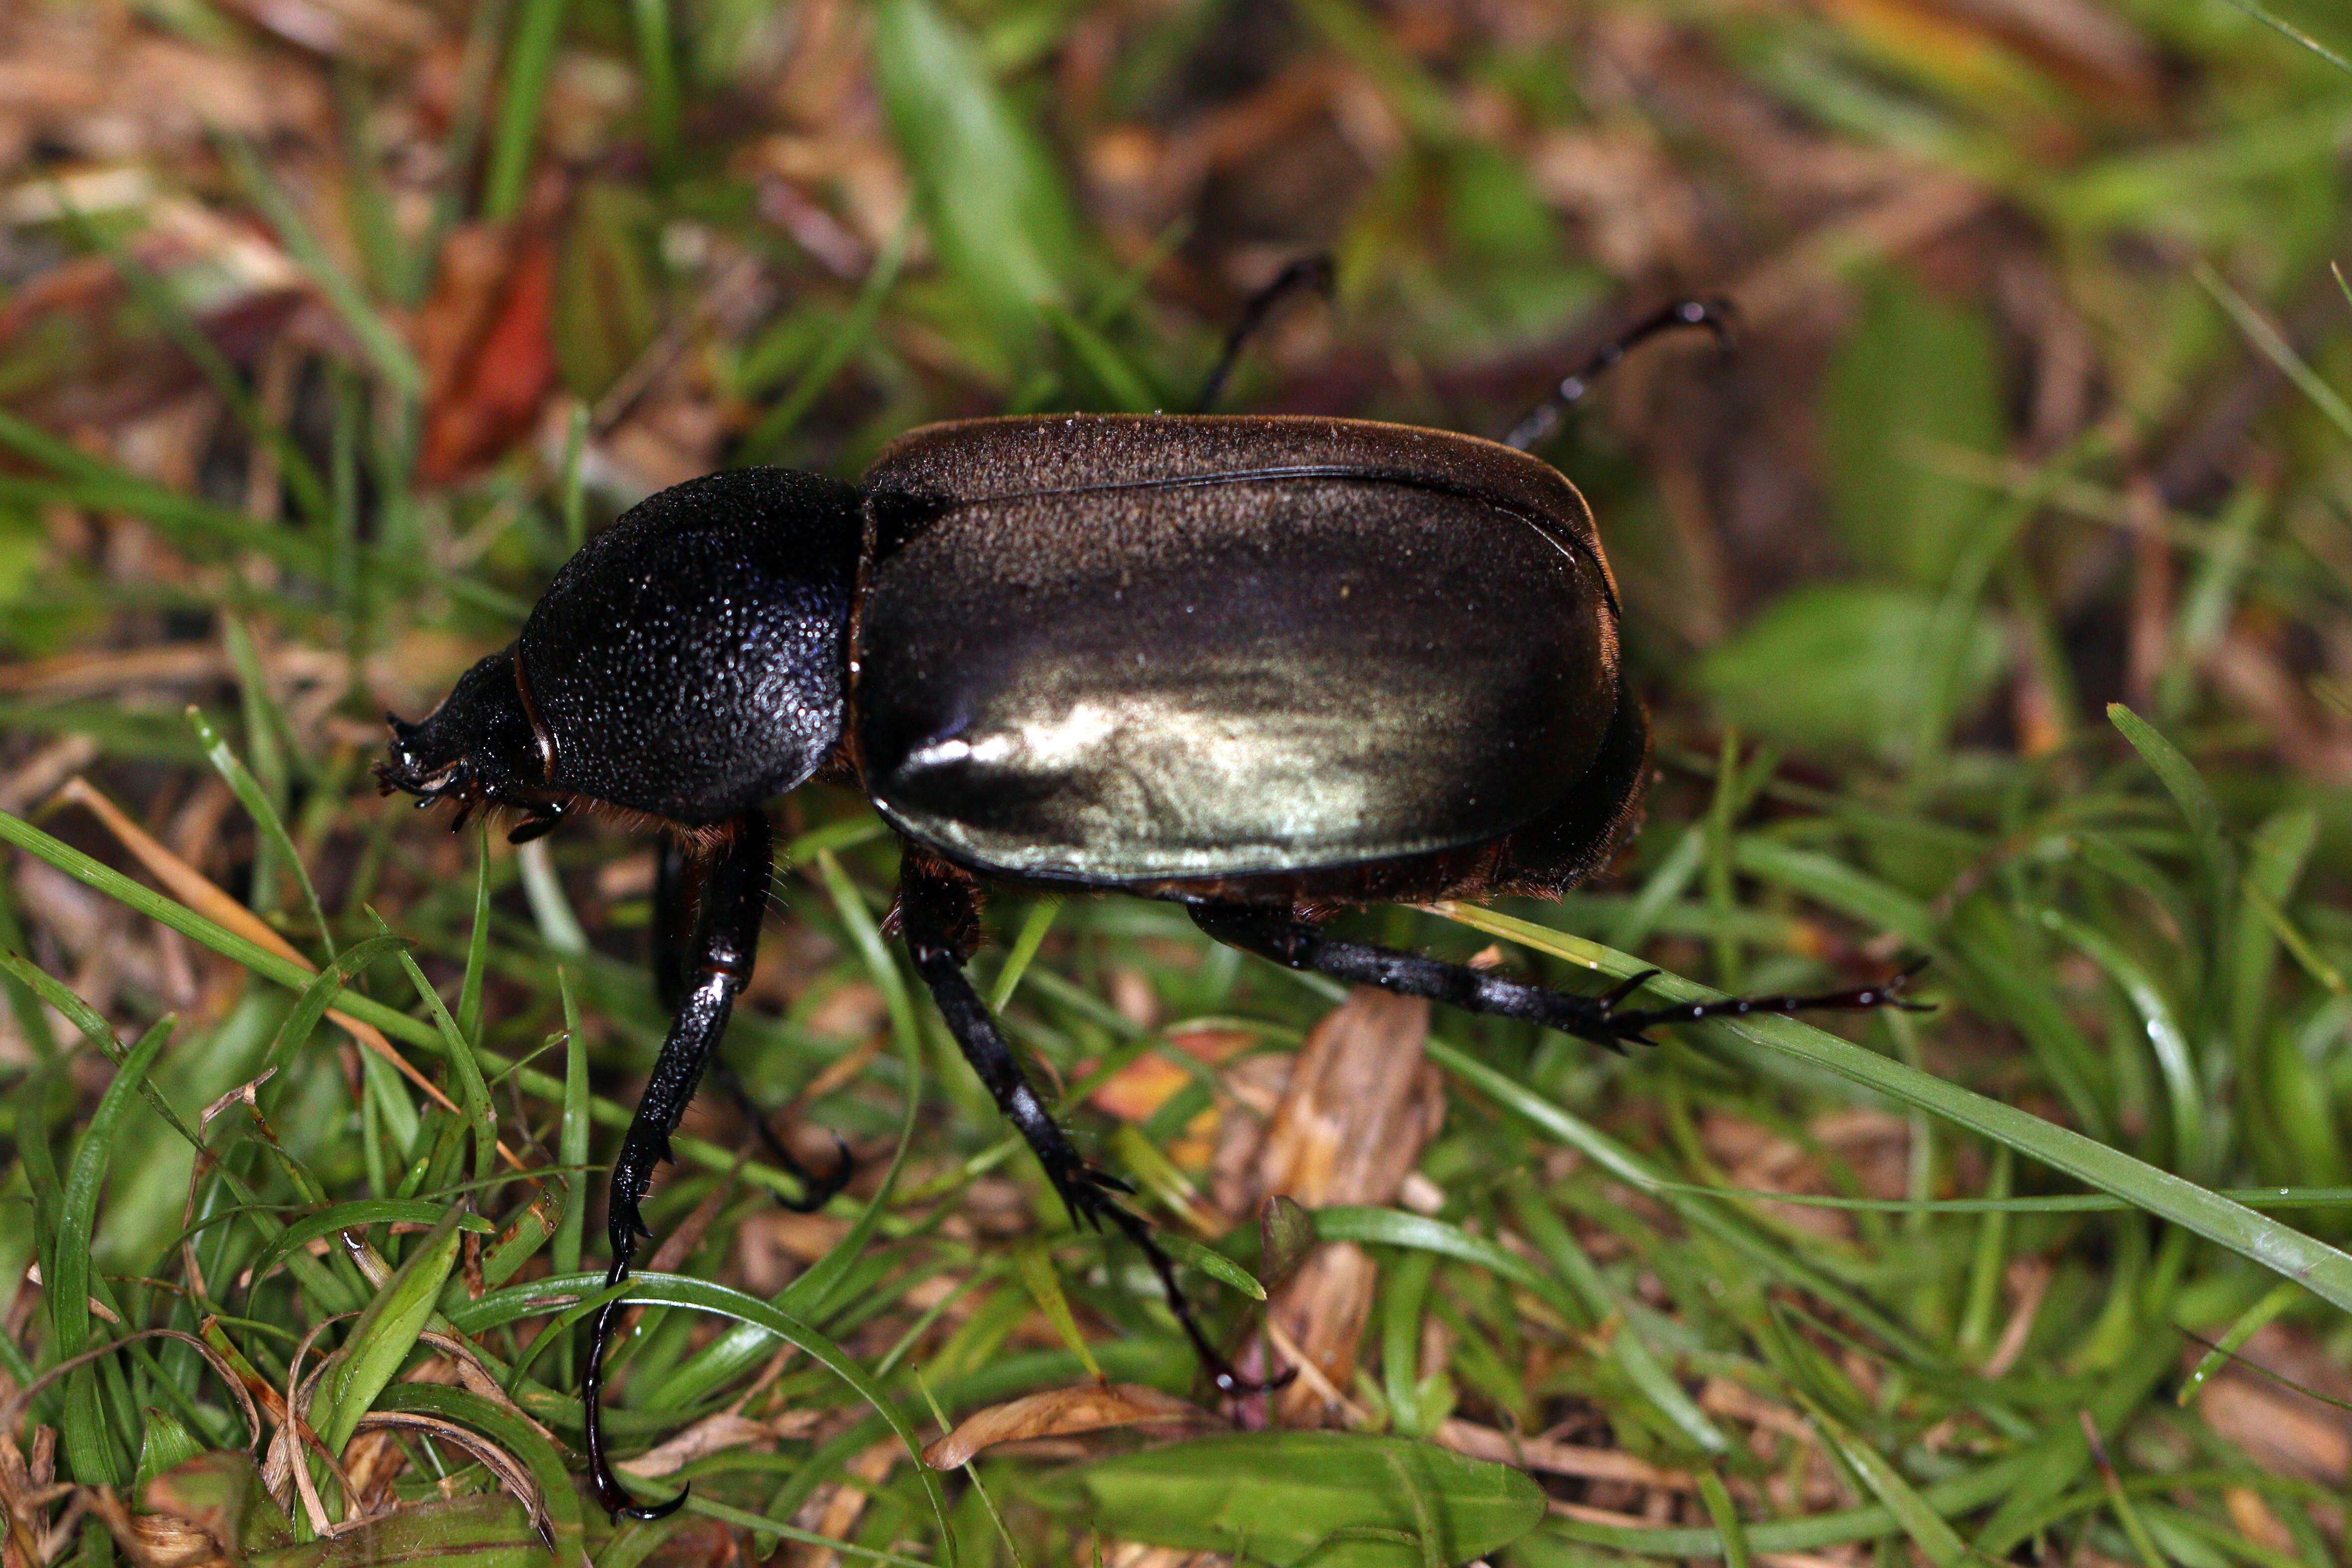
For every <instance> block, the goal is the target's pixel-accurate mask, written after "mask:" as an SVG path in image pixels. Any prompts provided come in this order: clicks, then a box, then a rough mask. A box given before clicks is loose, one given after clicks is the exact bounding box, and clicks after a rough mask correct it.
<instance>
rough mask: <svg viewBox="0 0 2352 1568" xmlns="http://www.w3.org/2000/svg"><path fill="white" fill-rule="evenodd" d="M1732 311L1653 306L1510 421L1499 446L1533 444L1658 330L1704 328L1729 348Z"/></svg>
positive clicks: (1710, 303) (1696, 303)
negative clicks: (1508, 430) (1514, 422)
mask: <svg viewBox="0 0 2352 1568" xmlns="http://www.w3.org/2000/svg"><path fill="white" fill-rule="evenodd" d="M1732 316H1733V311H1732V308H1731V301H1730V300H1675V302H1674V303H1673V304H1671V305H1666V306H1663V307H1661V308H1660V309H1658V310H1654V311H1652V312H1651V313H1650V314H1649V315H1647V316H1644V317H1643V318H1642V320H1640V321H1636V322H1634V323H1633V325H1632V326H1631V327H1628V328H1627V329H1626V330H1625V331H1622V332H1621V333H1619V334H1618V335H1617V336H1616V337H1613V338H1612V339H1610V340H1609V341H1608V342H1605V343H1603V344H1601V346H1600V347H1599V348H1597V349H1595V350H1593V351H1592V355H1591V358H1589V359H1587V360H1586V361H1585V362H1584V363H1583V364H1582V365H1580V366H1579V367H1578V369H1577V372H1576V374H1573V375H1571V376H1569V377H1568V378H1567V379H1565V380H1563V381H1562V382H1561V383H1560V384H1559V385H1558V386H1556V387H1554V388H1553V389H1552V394H1551V395H1550V396H1549V397H1547V398H1545V399H1544V400H1543V401H1542V402H1541V403H1538V404H1537V405H1535V406H1534V407H1533V408H1530V409H1528V412H1527V414H1526V415H1525V416H1523V417H1522V418H1521V419H1520V420H1519V422H1518V423H1517V425H1514V426H1511V433H1510V434H1509V435H1507V436H1506V437H1503V445H1504V446H1506V447H1517V448H1518V450H1520V451H1522V452H1524V451H1527V450H1528V449H1529V448H1531V447H1534V446H1535V444H1536V443H1537V442H1538V441H1540V440H1542V439H1543V438H1544V437H1547V436H1549V435H1550V434H1551V433H1552V432H1553V431H1554V430H1556V429H1558V428H1559V422H1560V420H1561V419H1563V418H1565V417H1566V416H1567V415H1568V411H1569V410H1570V409H1571V408H1573V407H1575V406H1576V405H1577V404H1578V403H1579V402H1580V401H1582V399H1583V397H1584V395H1585V394H1586V393H1588V392H1591V390H1592V384H1593V383H1594V382H1596V381H1599V380H1600V379H1601V376H1602V375H1603V374H1606V373H1607V372H1608V371H1609V370H1610V368H1611V367H1612V366H1613V365H1615V364H1616V363H1617V362H1618V361H1619V360H1621V359H1623V358H1624V357H1625V356H1626V355H1627V354H1628V353H1632V352H1633V350H1634V349H1635V348H1637V347H1639V346H1640V345H1641V344H1643V343H1644V342H1648V341H1649V340H1650V339H1652V338H1654V337H1656V336H1657V335H1658V334H1659V333H1660V332H1668V331H1674V329H1675V328H1676V327H1705V328H1706V330H1707V331H1710V332H1712V333H1714V334H1715V344H1716V347H1717V348H1718V349H1723V350H1728V349H1729V348H1730V347H1731V321H1732Z"/></svg>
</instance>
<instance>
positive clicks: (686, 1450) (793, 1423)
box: [614, 1410, 824, 1480]
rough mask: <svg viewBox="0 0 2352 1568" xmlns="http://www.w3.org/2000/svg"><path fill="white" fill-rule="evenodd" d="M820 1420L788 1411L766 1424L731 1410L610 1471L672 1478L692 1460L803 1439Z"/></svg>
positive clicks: (805, 1412) (818, 1416)
mask: <svg viewBox="0 0 2352 1568" xmlns="http://www.w3.org/2000/svg"><path fill="white" fill-rule="evenodd" d="M823 1418H824V1413H823V1412H822V1411H817V1410H788V1411H786V1412H784V1414H782V1415H778V1416H775V1417H774V1418H772V1419H771V1420H767V1421H754V1420H752V1419H751V1417H750V1416H748V1415H738V1414H737V1413H735V1412H734V1411H731V1410H721V1411H719V1413H718V1414H717V1415H706V1416H704V1417H703V1418H702V1419H701V1420H699V1421H698V1422H696V1423H695V1424H694V1425H693V1426H688V1428H687V1429H686V1430H685V1431H683V1432H680V1433H679V1434H678V1435H677V1436H675V1437H672V1438H670V1439H669V1440H668V1441H667V1442H666V1443H663V1444H662V1445H661V1446H659V1447H654V1448H648V1449H646V1451H645V1452H644V1453H642V1454H639V1455H638V1456H637V1457H636V1458H634V1459H624V1460H622V1461H621V1462H620V1463H619V1464H617V1465H615V1466H614V1468H615V1469H620V1470H625V1471H627V1472H628V1473H629V1474H630V1475H633V1476H640V1477H643V1478H645V1479H647V1480H652V1479H655V1478H656V1477H660V1476H667V1475H675V1474H676V1473H677V1471H679V1470H681V1469H684V1468H686V1467H687V1466H688V1465H690V1464H692V1463H694V1461H695V1460H697V1459H700V1458H707V1457H709V1455H712V1454H719V1453H724V1452H726V1451H727V1450H728V1449H730V1448H740V1447H745V1446H746V1445H748V1444H751V1443H772V1442H774V1441H775V1440H776V1439H777V1438H779V1437H801V1436H807V1435H808V1433H809V1432H810V1431H811V1430H812V1429H813V1428H814V1426H816V1425H817V1423H818V1422H819V1421H820V1420H822V1419H823Z"/></svg>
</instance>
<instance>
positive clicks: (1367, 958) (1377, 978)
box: [1190, 903, 1921, 1052]
mask: <svg viewBox="0 0 2352 1568" xmlns="http://www.w3.org/2000/svg"><path fill="white" fill-rule="evenodd" d="M1190 908H1191V910H1192V921H1193V923H1194V924H1195V925H1197V926H1199V927H1200V928H1201V929H1202V931H1206V932H1207V933H1208V934H1209V935H1211V936H1213V937H1214V938H1216V939H1217V940H1218V941H1219V942H1224V943H1226V944H1227V945H1228V946H1232V947H1237V948H1240V949H1241V950H1242V951H1243V952H1254V953H1256V954H1258V955H1259V956H1260V957H1262V958H1270V959H1272V960H1273V961H1274V962H1275V963H1279V964H1282V965H1283V966H1285V967H1286V968H1289V969H1307V970H1312V971H1314V972H1315V973H1318V974H1328V975H1329V976H1331V977H1332V978H1333V979H1334V980H1345V981H1348V982H1349V983H1350V984H1357V985H1375V986H1378V987H1379V988H1380V989H1381V990H1383V991H1394V992H1396V993H1398V994H1401V995H1405V996H1426V997H1428V998H1429V999H1430V1000H1431V1001H1433V1002H1443V1003H1445V1004H1446V1005H1448V1006H1453V1007H1459V1008H1462V1009H1463V1010H1464V1011H1465V1012H1470V1013H1494V1014H1498V1015H1500V1016H1504V1017H1507V1018H1525V1019H1527V1020H1528V1021H1529V1022H1531V1023H1537V1024H1542V1025H1545V1026H1549V1027H1550V1028H1554V1029H1558V1030H1559V1032H1560V1033H1562V1034H1564V1035H1573V1036H1575V1037H1577V1038H1578V1039H1580V1040H1586V1041H1590V1042H1591V1044H1593V1045H1596V1046H1606V1047H1608V1048H1609V1049H1611V1050H1612V1051H1619V1052H1622V1051H1623V1050H1624V1048H1625V1046H1624V1042H1626V1041H1628V1040H1638V1041H1641V1043H1643V1044H1644V1045H1647V1044H1649V1043H1651V1042H1649V1041H1648V1040H1646V1039H1643V1033H1642V1032H1643V1030H1644V1029H1647V1028H1649V1027H1650V1026H1652V1025H1654V1024H1686V1023H1694V1022H1696V1021H1697V1020H1699V1019H1702V1018H1724V1017H1745V1016H1751V1015H1754V1014H1759V1013H1801V1012H1812V1011H1816V1010H1852V1011H1862V1010H1867V1009H1870V1008H1874V1007H1888V1006H1894V1007H1903V1008H1906V1009H1912V1010H1917V1009H1919V1008H1920V1007H1921V1004H1919V1003H1916V1002H1906V1001H1904V1000H1902V999H1901V991H1902V986H1903V982H1904V981H1905V980H1906V979H1908V978H1909V977H1910V976H1911V975H1912V974H1913V973H1916V972H1917V966H1916V965H1914V966H1913V967H1912V968H1911V969H1908V970H1906V971H1904V972H1903V973H1901V974H1898V975H1896V976H1895V978H1894V979H1892V980H1890V981H1887V982H1885V984H1878V985H1867V986H1860V987H1857V988H1855V989H1853V990H1851V991H1832V992H1825V993H1823V994H1821V995H1818V996H1732V997H1727V998H1725V999H1724V1000H1722V1001H1720V1002H1697V1003H1690V1004H1686V1005H1683V1006H1679V1007H1644V1008H1639V1009H1630V1010H1626V1009H1621V1006H1620V1004H1622V1002H1623V1001H1624V1000H1625V998H1626V997H1628V996H1630V995H1632V994H1633V993H1634V992H1635V991H1637V990H1639V989H1640V988H1641V987H1642V986H1643V984H1646V983H1647V982H1648V981H1649V979H1650V978H1651V977H1652V976H1653V975H1654V974H1656V973H1658V972H1657V971H1656V970H1654V969H1652V970H1646V971H1644V972H1643V973H1640V974H1636V975H1634V976H1633V977H1632V978H1631V979H1629V980H1626V981H1624V982H1622V984H1619V985H1617V986H1616V987H1615V988H1614V989H1613V990H1612V991H1610V992H1608V993H1606V994H1603V995H1600V996H1580V995H1578V994H1576V993H1574V992H1572V991H1555V990H1553V989H1552V988H1551V987H1549V986H1548V985H1530V984H1528V983H1527V982H1525V981H1523V980H1513V979H1511V978H1510V977H1508V976H1507V975H1502V974H1496V973H1490V972H1488V971H1486V970H1483V969H1473V968H1471V967H1470V966H1469V965H1468V964H1466V963H1445V962H1444V961H1443V960H1441V959H1435V958H1425V957H1423V956H1422V955H1420V954H1419V953H1412V952H1397V951H1396V950H1395V949H1394V948H1388V947H1375V946H1373V945H1372V944H1371V943H1370V942H1347V941H1343V940H1341V939H1339V938H1337V937H1328V936H1325V935H1324V934H1323V933H1322V932H1321V931H1318V930H1316V929H1315V927H1313V926H1312V925H1309V924H1308V923H1307V921H1302V920H1298V919H1296V918H1294V917H1293V916H1292V915H1291V914H1290V913H1289V912H1288V911H1287V910H1269V909H1263V908H1258V907H1255V906H1252V905H1247V904H1212V903H1196V904H1193V905H1191V906H1190Z"/></svg>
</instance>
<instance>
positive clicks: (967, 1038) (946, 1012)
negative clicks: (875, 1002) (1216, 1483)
mask: <svg viewBox="0 0 2352 1568" xmlns="http://www.w3.org/2000/svg"><path fill="white" fill-rule="evenodd" d="M898 921H899V926H900V929H901V930H902V931H904V932H905V934H906V939H907V951H908V952H909V953H910V954H911V955H912V956H913V958H914V960H915V971H916V973H919V974H920V975H921V976H922V977H923V984H925V985H926V986H928V987H929V990H930V993H931V999H932V1001H933V1002H935V1003H936V1004H938V1005H939V1009H940V1016H942V1017H944V1018H945V1019H946V1020H947V1025H948V1032H949V1033H950V1034H952V1035H953V1036H955V1038H956V1044H957V1045H958V1046H959V1047H961V1049H962V1051H963V1057H964V1060H966V1061H968V1062H970V1063H971V1068H972V1071H974V1072H975V1073H977V1074H979V1075H980V1081H981V1082H982V1083H983V1084H985V1085H986V1086H987V1087H988V1092H989V1094H990V1095H991V1096H992V1097H993V1098H994V1100H995V1101H996V1108H997V1109H998V1110H1001V1111H1003V1113H1004V1119H1005V1120H1006V1121H1010V1122H1012V1123H1013V1126H1014V1127H1015V1128H1016V1129H1018V1130H1019V1131H1020V1133H1021V1136H1022V1138H1023V1139H1024V1140H1025V1141H1026V1142H1028V1145H1029V1147H1030V1150H1031V1151H1032V1152H1034V1153H1035V1154H1036V1156H1037V1162H1038V1163H1039V1164H1041V1165H1043V1166H1045V1179H1046V1180H1047V1181H1049V1182H1051V1183H1052V1184H1053V1186H1054V1191H1055V1194H1058V1195H1059V1196H1060V1198H1061V1200H1062V1203H1063V1205H1064V1206H1065V1207H1066V1208H1067V1209H1068V1210H1069V1211H1070V1218H1071V1219H1072V1221H1073V1222H1075V1223H1077V1224H1081V1225H1087V1226H1094V1227H1096V1228H1100V1226H1101V1225H1102V1223H1103V1222H1104V1221H1105V1220H1108V1221H1109V1222H1110V1223H1111V1224H1112V1225H1114V1226H1118V1229H1119V1231H1120V1232H1121V1234H1123V1235H1125V1236H1126V1237H1127V1238H1128V1239H1129V1241H1131V1242H1133V1243H1135V1245H1136V1247H1138V1248H1139V1249H1140V1250H1141V1251H1142V1253H1143V1256H1144V1258H1145V1259H1146V1260H1147V1261H1149V1262H1150V1265H1151V1272H1152V1273H1153V1275H1154V1276H1156V1277H1157V1278H1158V1279H1159V1280H1160V1289H1161V1290H1162V1291H1163V1292H1165V1293H1166V1295H1167V1297H1168V1305H1169V1309H1170V1310H1171V1311H1173V1312H1174V1313H1175V1314H1176V1321H1177V1322H1178V1323H1179V1324H1180V1325H1181V1327H1182V1328H1183V1330H1184V1334H1185V1337H1186V1338H1187V1339H1189V1340H1191V1341H1192V1349H1193V1352H1195V1353H1196V1354H1197V1355H1199V1356H1200V1358H1201V1364H1202V1366H1204V1367H1206V1368H1207V1369H1208V1371H1209V1376H1210V1378H1211V1380H1212V1381H1213V1382H1214V1383H1215V1384H1216V1385H1217V1389H1218V1392H1220V1393H1222V1394H1227V1395H1229V1396H1231V1397H1234V1398H1239V1397H1241V1396H1242V1395H1244V1394H1261V1393H1264V1392H1265V1391H1267V1390H1269V1389H1273V1388H1278V1387H1280V1386H1282V1385H1283V1384H1286V1383H1288V1382H1289V1381H1290V1376H1291V1374H1289V1373H1285V1374H1284V1375H1283V1376H1281V1377H1279V1378H1276V1379H1274V1380H1272V1381H1271V1382H1259V1381H1257V1380H1255V1379H1252V1378H1247V1377H1244V1376H1243V1375H1242V1374H1241V1373H1240V1372H1239V1371H1237V1370H1236V1369H1235V1368H1234V1364H1233V1363H1231V1362H1230V1361H1228V1360H1226V1359H1225V1357H1224V1355H1223V1353H1222V1352H1219V1351H1218V1349H1217V1348H1216V1346H1214V1345H1213V1344H1212V1343H1210V1342H1209V1336H1208V1335H1207V1334H1206V1333H1205V1332H1203V1331H1202V1328H1201V1325H1200V1323H1199V1322H1198V1321H1195V1320H1194V1318H1193V1316H1192V1303H1191V1302H1189V1301H1187V1300H1185V1299H1184V1292H1183V1290H1182V1289H1181V1288H1180V1287H1179V1286H1178V1285H1177V1283H1176V1265H1175V1260H1174V1259H1172V1258H1170V1257H1169V1256H1168V1251H1167V1249H1166V1248H1165V1247H1161V1246H1160V1243H1159V1242H1158V1241H1157V1240H1155V1239H1154V1238H1153V1237H1152V1234H1151V1226H1150V1223H1149V1222H1147V1221H1146V1220H1144V1219H1143V1218H1142V1217H1141V1216H1139V1215H1137V1214H1136V1213H1134V1211H1132V1210H1131V1209H1129V1208H1128V1207H1127V1205H1124V1204H1122V1203H1120V1202H1119V1201H1118V1198H1119V1194H1125V1193H1130V1192H1132V1191H1134V1189H1133V1188H1132V1187H1130V1186H1129V1185H1128V1184H1127V1183H1125V1182H1123V1181H1120V1180H1119V1179H1118V1177H1117V1176H1113V1175H1110V1174H1108V1173H1106V1172H1103V1171H1098V1170H1097V1169H1095V1168H1094V1167H1093V1166H1092V1165H1089V1164H1087V1162H1086V1160H1085V1159H1084V1157H1082V1156H1081V1155H1080V1154H1079V1153H1078V1152H1077V1150H1076V1149H1075V1148H1073V1147H1072V1146H1071V1144H1070V1141H1069V1138H1068V1137H1067V1135H1066V1134H1065V1133H1064V1132H1063V1131H1062V1129H1061V1126H1060V1124H1059V1123H1057V1122H1056V1121H1055V1120H1054V1114H1053V1112H1052V1111H1051V1110H1047V1109H1046V1106H1045V1100H1043V1099H1041V1098H1040V1097H1039V1096H1038V1093H1037V1090H1036V1089H1035V1087H1034V1085H1032V1084H1031V1083H1030V1081H1029V1078H1028V1075H1027V1074H1026V1073H1024V1072H1023V1071H1022V1070H1021V1063H1020V1060H1019V1058H1016V1057H1015V1056H1014V1055H1013V1047H1012V1045H1011V1044H1010V1043H1009V1042H1007V1041H1006V1039H1005V1038H1004V1035H1003V1031H1002V1030H1000V1029H999V1028H998V1027H997V1026H996V1020H995V1019H994V1018H993V1017H992V1016H990V1015H989V1011H988V1005H987V1004H986V1003H985V1002H983V1001H982V1000H981V996H980V993H979V992H978V991H975V990H974V989H972V984H971V979H970V978H969V977H968V976H966V975H965V973H964V972H963V965H964V960H965V959H966V958H968V957H970V956H971V950H972V947H973V945H974V944H975V942H976V940H977V935H978V932H979V929H980V910H979V905H978V901H977V900H976V899H975V897H974V894H973V890H972V888H971V884H970V883H969V882H966V881H963V880H961V879H959V878H956V877H954V876H952V875H951V874H950V873H948V872H947V871H946V870H945V869H944V868H940V867H936V866H933V865H930V864H927V863H926V862H924V861H923V860H920V859H919V858H917V857H916V856H914V855H912V854H910V855H908V857H907V858H906V861H905V862H904V865H903V867H902V868H901V870H900V872H899V879H898Z"/></svg>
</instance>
